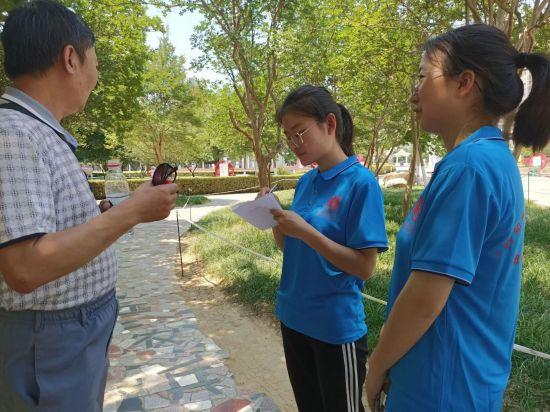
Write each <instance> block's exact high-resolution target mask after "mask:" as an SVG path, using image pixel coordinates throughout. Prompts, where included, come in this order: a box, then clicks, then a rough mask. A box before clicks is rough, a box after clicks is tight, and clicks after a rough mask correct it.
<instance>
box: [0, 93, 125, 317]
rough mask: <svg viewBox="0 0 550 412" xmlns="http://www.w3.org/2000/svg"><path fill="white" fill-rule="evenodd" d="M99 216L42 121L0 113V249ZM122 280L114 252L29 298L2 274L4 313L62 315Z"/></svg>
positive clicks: (69, 156) (72, 160)
mask: <svg viewBox="0 0 550 412" xmlns="http://www.w3.org/2000/svg"><path fill="white" fill-rule="evenodd" d="M29 99H30V97H29ZM3 102H4V101H2V100H1V99H0V103H3ZM35 103H36V104H38V103H37V102H35ZM40 118H43V117H42V116H40ZM57 128H58V127H56V129H57ZM99 213H100V212H99V208H98V207H97V204H96V201H95V199H94V196H93V194H92V192H91V190H90V188H89V186H88V182H87V180H86V177H85V176H84V173H83V172H82V169H81V168H80V164H79V163H78V160H77V159H76V157H75V155H74V154H73V153H72V151H71V149H70V148H69V146H68V145H67V143H65V142H64V141H63V140H61V139H60V137H59V136H58V135H57V134H56V133H55V132H54V131H53V130H52V129H51V128H49V127H48V126H47V125H45V124H43V123H41V122H39V121H38V120H36V119H32V118H30V117H29V116H26V115H24V114H22V113H19V112H16V111H14V110H9V109H0V248H2V247H9V246H10V245H11V244H13V243H16V242H18V241H22V240H25V239H29V238H32V237H36V236H40V235H41V234H47V233H53V232H60V231H63V230H65V229H69V228H71V227H74V226H78V225H81V224H84V223H86V222H88V221H89V220H90V219H92V218H94V217H96V216H98V215H99ZM38 270H40V269H39V268H37V271H38ZM116 277H117V262H116V255H115V252H114V248H112V247H110V248H108V249H107V250H105V251H104V252H103V253H101V254H100V255H99V256H97V257H96V258H95V259H93V260H92V261H90V262H89V263H87V264H86V265H84V266H83V267H81V268H79V269H77V270H76V271H74V272H72V273H69V274H68V275H66V276H63V277H61V278H59V279H57V280H55V281H53V282H50V283H48V284H46V285H43V286H41V287H39V288H38V289H36V290H35V291H33V292H32V293H28V294H20V293H17V292H15V291H13V290H11V289H10V288H9V287H8V285H7V284H6V282H5V281H4V277H3V276H2V273H1V272H0V308H2V309H5V310H9V311H18V310H27V309H32V310H58V309H65V308H70V307H74V306H78V305H81V304H83V303H86V302H89V301H91V300H94V299H96V298H98V297H100V296H102V295H104V294H106V293H107V292H109V291H111V290H112V289H114V287H115V283H116Z"/></svg>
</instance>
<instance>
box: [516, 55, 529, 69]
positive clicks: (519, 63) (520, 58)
mask: <svg viewBox="0 0 550 412" xmlns="http://www.w3.org/2000/svg"><path fill="white" fill-rule="evenodd" d="M528 57H529V53H518V54H516V57H515V58H514V63H516V67H517V68H518V69H522V68H524V67H527V58H528Z"/></svg>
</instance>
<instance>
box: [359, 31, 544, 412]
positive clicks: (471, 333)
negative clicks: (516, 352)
mask: <svg viewBox="0 0 550 412" xmlns="http://www.w3.org/2000/svg"><path fill="white" fill-rule="evenodd" d="M423 51H424V52H423V55H422V59H421V63H420V72H419V82H418V86H417V88H416V90H415V93H414V94H413V96H412V98H411V103H412V106H413V109H414V111H415V112H416V113H417V116H418V119H419V121H420V126H421V128H422V129H423V130H425V131H427V132H430V133H434V134H438V135H439V137H440V138H441V139H442V140H443V143H444V145H445V147H446V149H447V152H448V153H447V154H446V156H445V157H444V158H443V159H442V160H441V162H440V163H438V165H437V168H436V170H435V171H434V174H433V176H432V178H431V181H430V183H429V184H428V186H427V187H426V188H425V189H424V191H423V193H422V195H421V196H420V198H419V199H418V202H417V204H416V205H415V206H414V207H413V208H412V209H411V211H410V212H409V215H408V216H407V218H406V219H405V221H404V222H403V225H402V227H401V230H400V231H399V233H398V235H397V246H396V254H395V262H394V267H393V273H392V276H391V281H390V290H389V297H388V306H387V317H386V323H385V326H384V328H383V329H382V331H381V334H380V339H379V341H378V344H377V346H376V348H375V349H374V351H373V353H372V355H371V357H370V358H369V373H368V376H367V379H366V390H367V397H368V400H369V404H370V406H371V407H372V408H374V406H375V401H376V399H377V398H378V397H379V395H380V391H381V388H382V386H383V383H384V382H385V380H386V379H387V380H388V381H389V391H388V398H387V403H386V406H385V410H386V411H389V412H394V411H423V412H431V411H434V412H435V411H491V412H493V411H494V412H497V411H500V410H501V409H502V399H503V393H504V390H505V389H506V384H507V382H508V378H509V375H510V369H511V357H512V348H513V344H514V335H515V328H516V321H517V318H518V307H519V297H520V288H521V267H522V261H523V240H524V229H525V205H524V197H523V188H522V184H521V177H520V174H519V170H518V167H517V164H516V160H515V159H514V157H513V155H512V153H511V151H510V149H509V146H508V142H506V141H505V139H504V138H503V133H502V131H501V130H500V129H499V128H498V125H499V122H500V121H501V119H502V117H503V116H504V115H507V114H509V113H511V112H513V111H514V110H516V109H517V115H516V118H515V125H514V131H513V140H514V142H515V143H516V144H521V145H523V146H530V147H532V148H533V149H534V150H539V149H541V148H544V147H545V146H546V145H547V143H548V140H549V138H550V61H549V60H548V57H546V56H544V55H542V54H531V53H518V52H517V51H516V50H515V49H514V47H513V46H512V45H511V44H510V41H509V40H508V39H507V37H506V36H505V35H504V33H502V32H501V31H500V30H498V29H497V28H495V27H491V26H487V25H483V24H477V25H470V26H464V27H460V28H457V29H454V30H451V31H449V32H447V33H445V34H443V35H440V36H438V37H435V38H432V39H430V40H428V41H427V42H426V43H425V44H424V50H423ZM522 69H527V70H528V71H529V72H530V73H531V76H532V79H533V82H532V88H531V91H530V93H529V96H528V97H527V99H526V100H525V101H524V102H523V103H521V101H522V98H523V95H524V86H523V82H522V81H521V79H520V76H519V74H520V72H521V70H522ZM518 106H519V108H518Z"/></svg>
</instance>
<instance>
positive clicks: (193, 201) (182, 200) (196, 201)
mask: <svg viewBox="0 0 550 412" xmlns="http://www.w3.org/2000/svg"><path fill="white" fill-rule="evenodd" d="M187 199H189V203H187ZM208 202H209V200H208V198H207V197H206V196H201V195H192V196H186V195H179V196H178V200H177V201H176V206H177V207H183V206H185V204H186V203H187V205H193V206H195V205H203V204H205V203H208Z"/></svg>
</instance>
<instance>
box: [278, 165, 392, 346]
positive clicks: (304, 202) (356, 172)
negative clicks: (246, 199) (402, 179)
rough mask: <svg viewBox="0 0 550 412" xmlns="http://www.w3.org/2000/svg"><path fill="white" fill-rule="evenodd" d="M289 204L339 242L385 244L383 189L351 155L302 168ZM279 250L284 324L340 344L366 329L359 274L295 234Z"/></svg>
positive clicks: (358, 246)
mask: <svg viewBox="0 0 550 412" xmlns="http://www.w3.org/2000/svg"><path fill="white" fill-rule="evenodd" d="M292 210H293V211H294V212H296V213H297V214H299V215H300V216H302V217H303V218H304V219H305V220H306V221H307V222H308V223H309V224H311V225H312V226H313V227H314V228H315V229H317V230H318V231H319V232H321V233H322V234H323V235H325V236H327V237H328V238H330V239H332V240H333V241H335V242H337V243H339V244H341V245H344V246H348V247H350V248H354V249H365V248H371V247H375V248H378V250H379V251H383V250H386V249H387V245H388V240H387V237H386V229H385V225H384V207H383V199H382V192H381V190H380V187H379V185H378V182H377V181H376V179H375V178H374V176H373V174H372V173H371V172H370V171H369V170H368V169H367V168H365V167H364V166H363V165H362V164H360V163H359V162H358V161H357V158H356V157H355V156H351V157H349V158H348V159H346V160H345V161H343V162H342V163H340V164H338V165H336V166H334V167H333V168H331V169H329V170H326V171H324V172H322V173H320V172H319V170H318V169H314V170H311V171H310V172H308V173H306V174H305V175H304V176H303V177H302V178H301V179H300V181H299V182H298V184H297V186H296V191H295V194H294V202H293V204H292ZM283 256H284V258H283V271H282V276H281V283H280V286H279V289H278V291H277V303H276V314H277V317H278V318H279V319H280V321H281V322H282V323H283V324H285V325H286V326H288V327H289V328H291V329H294V330H296V331H298V332H300V333H303V334H305V335H307V336H310V337H312V338H315V339H317V340H320V341H323V342H326V343H331V344H338V345H339V344H343V343H349V342H353V341H356V340H357V339H359V338H361V337H362V336H364V335H365V334H366V333H367V326H366V324H365V310H364V307H363V299H362V297H361V291H362V289H363V286H364V281H363V280H361V279H360V278H358V277H356V276H352V275H349V274H347V273H344V272H342V271H341V270H340V269H338V268H337V267H335V266H334V265H332V264H331V263H330V262H329V261H327V260H326V259H325V258H323V257H322V256H321V255H320V254H319V253H317V252H316V251H315V250H314V249H312V248H311V247H309V246H308V245H307V244H305V243H304V242H302V241H301V240H299V239H296V238H293V237H288V236H287V237H285V248H284V254H283Z"/></svg>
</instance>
